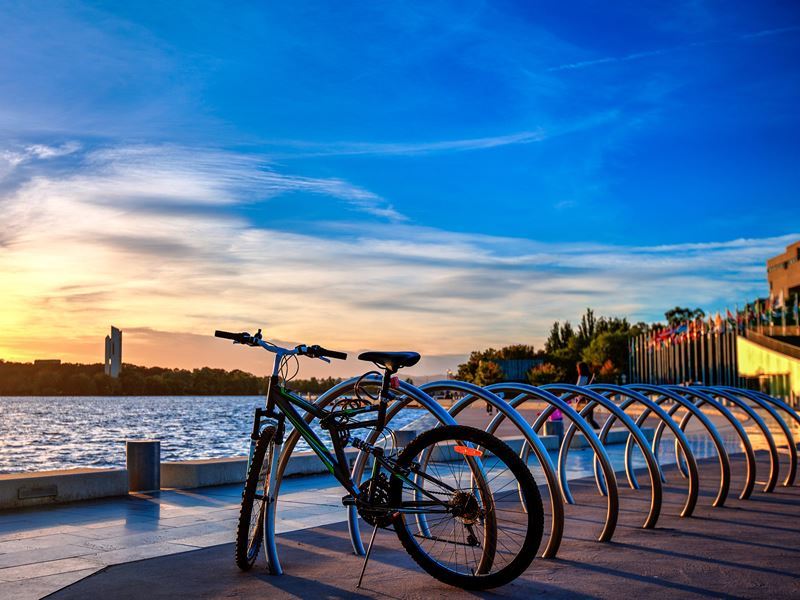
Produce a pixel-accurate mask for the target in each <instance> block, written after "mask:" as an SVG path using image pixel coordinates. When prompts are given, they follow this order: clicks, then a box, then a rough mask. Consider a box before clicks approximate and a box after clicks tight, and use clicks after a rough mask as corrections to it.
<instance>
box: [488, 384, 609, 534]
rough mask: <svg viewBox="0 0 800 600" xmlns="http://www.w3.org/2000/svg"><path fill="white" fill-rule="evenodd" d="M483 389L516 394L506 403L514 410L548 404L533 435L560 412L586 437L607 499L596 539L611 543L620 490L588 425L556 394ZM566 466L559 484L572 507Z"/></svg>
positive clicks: (492, 426)
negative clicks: (535, 402) (536, 402)
mask: <svg viewBox="0 0 800 600" xmlns="http://www.w3.org/2000/svg"><path fill="white" fill-rule="evenodd" d="M484 389H486V390H489V391H491V392H493V393H496V394H517V396H516V397H515V398H513V399H511V400H509V401H508V404H509V406H511V407H512V408H515V409H516V408H517V407H518V406H519V405H520V404H522V403H523V402H526V401H528V400H541V401H543V402H545V403H547V405H548V406H547V408H546V409H545V410H544V411H543V412H542V413H541V415H539V418H537V419H536V422H535V423H534V424H533V427H532V429H533V431H534V432H538V431H539V430H540V429H541V427H542V425H543V424H544V421H545V420H547V417H549V416H550V414H551V413H552V412H553V411H554V410H555V409H559V410H560V411H561V412H562V413H564V415H565V416H566V417H567V418H568V419H569V420H570V421H572V422H573V423H575V424H576V426H577V427H578V429H580V431H581V433H583V435H584V436H585V437H586V441H587V442H588V443H589V445H590V447H591V448H592V450H593V451H594V454H595V456H597V457H598V460H599V461H600V465H601V468H602V470H603V478H604V482H605V484H606V487H607V493H606V494H603V495H607V496H608V502H607V509H606V519H605V524H604V525H603V530H602V531H601V532H600V535H599V536H598V538H597V539H598V541H600V542H607V541H609V540H611V538H612V537H613V535H614V530H615V529H616V527H617V520H618V518H619V489H618V487H617V477H616V474H615V473H614V467H613V466H612V465H611V460H610V459H609V458H608V454H607V453H606V450H605V448H603V444H602V443H601V442H600V439H599V438H598V437H597V434H596V433H595V432H594V430H593V429H592V428H591V427H590V426H589V424H588V423H587V422H586V421H585V420H584V419H583V418H582V417H581V416H580V415H579V414H578V413H577V411H576V410H575V409H574V408H572V407H571V406H570V405H569V404H567V403H566V402H564V401H563V400H562V399H561V398H559V397H558V396H556V395H555V394H552V393H550V392H547V391H545V390H542V389H540V388H537V387H534V386H532V385H528V384H526V383H511V382H504V383H496V384H494V385H489V386H487V387H486V388H484ZM504 419H505V415H504V414H502V413H500V414H498V415H497V416H496V417H495V418H494V419H492V421H491V423H489V426H488V427H487V428H486V431H488V432H489V433H494V432H495V431H497V428H498V427H499V426H500V424H501V423H502V422H503V420H504ZM565 465H566V461H563V462H561V461H559V466H558V480H559V485H560V487H561V493H562V495H563V499H564V502H567V503H569V504H575V500H574V498H573V497H572V494H571V493H570V490H569V484H568V482H567V473H566V467H565ZM602 492H603V490H602V489H601V493H602Z"/></svg>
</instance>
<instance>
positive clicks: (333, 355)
mask: <svg viewBox="0 0 800 600" xmlns="http://www.w3.org/2000/svg"><path fill="white" fill-rule="evenodd" d="M317 353H318V354H319V355H320V356H327V357H328V358H337V359H339V360H347V353H346V352H337V351H336V350H326V349H325V348H320V349H319V350H318V351H317Z"/></svg>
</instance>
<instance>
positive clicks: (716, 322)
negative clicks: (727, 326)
mask: <svg viewBox="0 0 800 600" xmlns="http://www.w3.org/2000/svg"><path fill="white" fill-rule="evenodd" d="M720 331H722V317H721V316H720V314H719V311H717V316H716V317H715V318H714V332H715V333H719V332H720Z"/></svg>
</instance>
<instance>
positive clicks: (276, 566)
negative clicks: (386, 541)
mask: <svg viewBox="0 0 800 600" xmlns="http://www.w3.org/2000/svg"><path fill="white" fill-rule="evenodd" d="M358 379H359V378H358V377H353V378H352V379H348V380H347V381H343V382H341V383H339V384H338V385H336V386H334V387H332V388H331V389H329V390H328V391H326V392H325V393H324V394H321V395H320V396H319V397H318V398H317V400H316V402H315V403H314V404H315V405H316V406H318V407H320V408H324V407H326V406H328V405H329V404H331V403H332V402H334V401H335V400H336V399H337V398H339V397H340V396H342V395H344V394H346V393H348V392H351V391H352V390H353V389H354V387H355V384H356V382H357V381H358ZM375 381H379V380H378V379H375ZM399 389H400V390H401V391H402V392H403V393H404V394H405V395H406V397H407V398H413V399H414V400H416V401H417V402H418V403H419V404H420V405H421V406H422V407H423V408H425V409H427V410H428V411H429V412H430V413H431V414H433V415H434V416H435V417H436V418H437V419H438V420H439V422H441V423H442V424H443V425H456V422H455V420H454V419H453V418H452V417H451V416H450V415H449V414H448V413H447V411H446V410H444V408H442V407H441V406H440V405H439V404H438V403H437V402H436V401H435V400H433V398H431V397H430V396H428V395H427V394H425V393H424V392H420V391H419V389H417V388H415V387H414V386H412V385H409V384H407V383H405V382H400V388H399ZM409 401H410V399H409V400H407V401H406V402H405V404H407V403H408V402H409ZM398 411H399V408H398V409H396V410H395V411H394V412H391V413H390V411H389V410H387V413H386V422H387V423H388V422H389V421H390V420H391V418H392V417H393V416H394V415H395V414H397V412H398ZM304 419H305V420H306V422H307V423H310V422H311V421H313V420H314V416H313V415H311V414H306V415H304ZM299 440H300V435H299V434H298V433H297V431H292V432H291V433H290V434H289V435H288V436H287V438H286V440H285V441H284V444H283V448H280V449H278V448H276V450H277V451H279V452H280V455H279V459H278V463H277V468H276V469H275V473H274V474H272V476H273V477H274V478H275V493H274V500H273V501H272V502H270V503H269V504H268V506H267V510H266V511H265V515H264V541H265V546H266V552H267V561H268V564H269V569H270V572H271V573H272V574H273V575H281V574H282V573H283V569H282V568H281V564H280V559H279V558H278V552H277V548H276V545H275V517H276V509H277V504H278V498H279V494H280V486H281V483H282V481H283V474H284V472H285V471H286V465H287V464H288V462H289V458H290V457H291V455H292V452H293V451H294V448H295V446H296V445H297V442H298V441H299ZM364 454H365V453H364V452H359V458H360V457H361V456H362V455H364ZM343 508H344V507H343ZM353 512H355V511H348V525H349V526H350V537H351V542H352V544H353V551H354V552H355V553H356V554H359V555H362V556H363V555H364V554H365V551H364V546H363V544H362V542H361V536H360V533H359V532H358V523H357V514H356V516H355V519H353V516H352V513H353ZM354 532H355V533H354Z"/></svg>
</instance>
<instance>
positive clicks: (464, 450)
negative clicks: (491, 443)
mask: <svg viewBox="0 0 800 600" xmlns="http://www.w3.org/2000/svg"><path fill="white" fill-rule="evenodd" d="M453 450H455V451H456V452H458V453H459V454H463V455H464V456H483V451H482V450H478V449H477V448H470V447H469V446H453Z"/></svg>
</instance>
